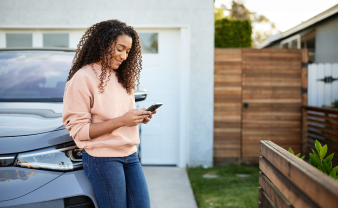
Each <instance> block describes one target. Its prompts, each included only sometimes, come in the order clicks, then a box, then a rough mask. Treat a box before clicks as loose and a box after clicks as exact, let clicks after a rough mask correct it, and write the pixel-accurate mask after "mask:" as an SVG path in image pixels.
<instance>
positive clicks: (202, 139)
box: [0, 0, 214, 167]
mask: <svg viewBox="0 0 338 208" xmlns="http://www.w3.org/2000/svg"><path fill="white" fill-rule="evenodd" d="M213 3H214V2H213V1H205V0H183V1H182V0H172V1H170V2H168V1H156V0H130V1H111V0H97V1H89V0H86V1H67V0H60V1H52V0H28V1H19V0H12V1H6V0H0V48H6V47H64V48H76V46H77V44H78V42H79V40H80V38H81V36H82V35H83V34H84V32H85V31H86V28H88V27H89V26H91V25H93V24H95V23H97V22H100V21H103V20H108V19H119V20H121V21H123V22H126V23H127V24H128V25H131V26H133V27H134V28H135V29H136V30H137V31H138V32H139V34H140V38H141V41H142V49H143V54H142V55H143V64H142V65H143V70H142V73H141V80H140V82H141V87H142V88H145V89H147V90H148V98H147V99H146V101H143V102H140V103H139V104H138V106H137V107H138V108H141V107H148V106H150V105H151V104H153V103H155V102H162V103H163V106H162V107H161V108H160V109H159V110H158V113H157V114H156V115H154V118H153V120H152V121H151V122H150V123H149V124H147V125H142V133H141V160H142V163H143V164H149V165H177V166H179V167H186V166H199V165H204V166H212V164H213V161H212V160H213V107H214V106H213V100H214V95H213V83H214V13H213V10H214V5H213ZM0 76H1V75H0Z"/></svg>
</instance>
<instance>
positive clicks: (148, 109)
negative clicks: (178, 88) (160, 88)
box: [146, 103, 162, 112]
mask: <svg viewBox="0 0 338 208" xmlns="http://www.w3.org/2000/svg"><path fill="white" fill-rule="evenodd" d="M161 105H162V103H155V104H153V105H152V106H150V107H149V108H147V110H146V111H151V112H153V111H154V110H155V109H157V108H159V107H161Z"/></svg>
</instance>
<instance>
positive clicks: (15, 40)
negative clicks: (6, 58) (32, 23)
mask: <svg viewBox="0 0 338 208" xmlns="http://www.w3.org/2000/svg"><path fill="white" fill-rule="evenodd" d="M32 46H33V35H32V34H24V33H16V34H12V33H7V34H6V47H7V48H14V47H32Z"/></svg>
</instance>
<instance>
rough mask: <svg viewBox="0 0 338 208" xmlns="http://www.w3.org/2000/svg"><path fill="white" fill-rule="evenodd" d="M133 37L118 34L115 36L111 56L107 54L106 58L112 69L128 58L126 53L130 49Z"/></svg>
mask: <svg viewBox="0 0 338 208" xmlns="http://www.w3.org/2000/svg"><path fill="white" fill-rule="evenodd" d="M132 43H133V39H132V38H131V37H129V36H128V35H120V36H118V37H117V39H116V41H114V42H113V44H112V47H113V45H114V44H116V45H115V51H113V53H114V54H113V56H112V57H111V55H110V54H109V55H108V60H110V66H111V67H112V68H113V69H118V68H119V66H120V65H121V64H122V62H123V61H125V60H126V59H127V58H128V53H129V51H130V49H131V46H132Z"/></svg>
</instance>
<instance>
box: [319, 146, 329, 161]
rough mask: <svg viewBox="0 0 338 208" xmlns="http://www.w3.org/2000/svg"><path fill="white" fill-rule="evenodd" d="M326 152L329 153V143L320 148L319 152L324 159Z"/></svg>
mask: <svg viewBox="0 0 338 208" xmlns="http://www.w3.org/2000/svg"><path fill="white" fill-rule="evenodd" d="M326 153H327V145H324V147H322V148H321V149H320V153H319V155H320V159H324V157H325V155H326Z"/></svg>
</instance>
